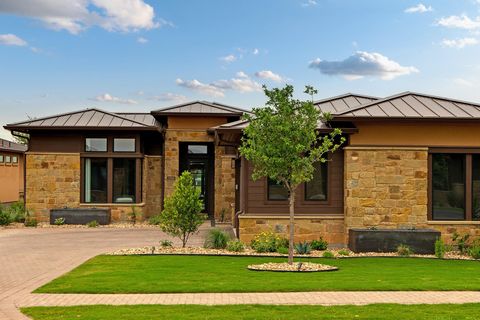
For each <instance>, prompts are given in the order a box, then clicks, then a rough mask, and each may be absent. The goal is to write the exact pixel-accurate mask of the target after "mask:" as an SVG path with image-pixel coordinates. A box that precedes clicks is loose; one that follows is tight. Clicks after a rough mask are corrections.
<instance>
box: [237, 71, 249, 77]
mask: <svg viewBox="0 0 480 320" xmlns="http://www.w3.org/2000/svg"><path fill="white" fill-rule="evenodd" d="M236 75H237V77H238V78H248V75H247V74H246V73H245V72H243V71H238V72H237V74H236Z"/></svg>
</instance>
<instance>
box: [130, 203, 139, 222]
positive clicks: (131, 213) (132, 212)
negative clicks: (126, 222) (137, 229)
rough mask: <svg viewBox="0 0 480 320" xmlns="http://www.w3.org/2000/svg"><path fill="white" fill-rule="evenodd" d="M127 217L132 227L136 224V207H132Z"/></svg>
mask: <svg viewBox="0 0 480 320" xmlns="http://www.w3.org/2000/svg"><path fill="white" fill-rule="evenodd" d="M128 217H129V218H130V221H132V224H133V225H135V224H136V223H137V219H138V212H137V207H135V206H132V211H130V213H129V214H128Z"/></svg>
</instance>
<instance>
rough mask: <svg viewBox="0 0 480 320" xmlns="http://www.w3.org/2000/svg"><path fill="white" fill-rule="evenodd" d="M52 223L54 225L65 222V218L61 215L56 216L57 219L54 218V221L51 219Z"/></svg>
mask: <svg viewBox="0 0 480 320" xmlns="http://www.w3.org/2000/svg"><path fill="white" fill-rule="evenodd" d="M53 224H54V225H56V226H61V225H64V224H65V218H63V217H61V218H57V219H55V221H53Z"/></svg>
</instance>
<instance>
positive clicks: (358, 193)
mask: <svg viewBox="0 0 480 320" xmlns="http://www.w3.org/2000/svg"><path fill="white" fill-rule="evenodd" d="M316 105H317V106H318V107H319V108H320V109H321V110H322V111H326V112H330V113H332V116H333V120H332V121H331V123H330V124H329V125H326V124H324V123H321V122H320V121H319V127H318V130H319V132H324V133H326V132H329V131H330V130H331V127H338V128H341V129H342V131H343V133H344V135H345V136H346V137H347V142H346V144H345V145H344V147H343V148H342V149H341V150H339V151H337V152H335V153H334V154H332V155H331V159H330V160H331V161H329V162H327V163H326V164H324V165H318V169H317V170H316V172H315V175H314V178H313V180H312V181H310V182H309V183H306V184H304V185H302V186H301V187H300V188H299V190H298V193H299V194H298V196H297V199H298V202H297V205H296V226H297V230H296V237H297V239H298V240H301V239H302V240H303V239H305V240H311V239H316V238H319V237H320V236H322V237H324V238H325V239H326V240H327V241H328V242H329V243H331V244H337V245H342V244H345V243H346V241H347V237H348V230H349V229H351V228H365V227H378V228H431V229H437V230H439V231H441V232H442V235H443V236H444V237H449V236H450V235H451V234H452V233H453V232H455V231H457V232H460V233H463V232H466V233H470V234H480V228H479V226H480V200H479V196H480V138H479V137H480V126H479V123H480V104H475V103H470V102H464V101H458V100H453V99H447V98H441V97H435V96H430V95H424V94H418V93H410V92H406V93H402V94H399V95H394V96H390V97H387V98H383V99H378V98H376V97H370V96H363V95H355V94H345V95H342V96H337V97H332V98H328V99H324V100H320V101H318V102H316ZM245 112H247V111H245V110H242V109H239V108H235V107H230V106H226V105H223V104H218V103H209V102H204V101H196V102H191V103H186V104H182V105H177V106H173V107H169V108H165V109H161V110H156V111H152V112H151V113H148V114H135V113H130V114H122V113H109V112H105V111H101V110H97V109H87V110H83V111H78V112H72V113H68V114H62V115H56V116H52V117H47V118H42V119H35V120H31V121H25V122H20V123H15V124H9V125H7V126H5V128H7V129H9V130H12V131H19V132H24V133H29V134H30V137H31V139H30V147H29V150H28V152H27V153H26V158H27V170H26V183H27V184H26V203H27V207H28V208H29V209H30V210H31V212H33V213H35V215H36V216H37V218H38V219H40V220H42V221H48V218H49V210H50V209H53V208H63V207H70V208H77V207H82V208H88V207H103V208H110V209H111V212H112V219H113V220H114V221H122V220H127V219H128V212H130V210H131V206H132V205H135V206H136V207H137V208H138V209H139V210H140V211H141V212H142V213H143V216H144V217H149V216H152V215H154V214H157V213H159V212H160V210H161V209H162V203H163V199H164V197H165V196H167V195H169V194H170V193H171V192H172V190H173V185H174V183H175V180H176V178H177V177H178V175H179V173H180V172H181V171H183V170H190V171H191V172H192V173H193V175H194V179H195V183H196V185H197V186H198V187H199V188H200V189H201V191H202V199H203V200H204V203H205V212H206V213H208V215H209V217H210V219H212V220H214V221H217V222H220V221H226V222H231V223H233V224H234V225H235V226H236V227H237V230H238V232H239V236H240V238H241V239H242V240H244V241H247V242H248V241H250V240H251V239H252V237H253V236H254V235H255V234H257V233H259V232H261V231H264V230H274V231H276V232H281V233H286V231H287V224H288V204H287V194H286V192H285V191H284V190H283V188H282V187H279V186H278V185H276V184H275V183H274V182H272V181H268V180H267V179H261V180H258V181H253V180H252V179H251V171H252V168H251V164H249V163H248V162H247V161H246V160H245V159H243V158H240V157H239V155H238V151H237V147H238V145H239V143H240V141H241V136H242V131H243V129H244V128H245V127H246V126H247V125H248V123H247V122H246V121H244V120H241V116H242V114H243V113H245Z"/></svg>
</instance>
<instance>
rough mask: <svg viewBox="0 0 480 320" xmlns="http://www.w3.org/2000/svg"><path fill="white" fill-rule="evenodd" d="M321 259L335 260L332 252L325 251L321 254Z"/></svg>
mask: <svg viewBox="0 0 480 320" xmlns="http://www.w3.org/2000/svg"><path fill="white" fill-rule="evenodd" d="M322 257H324V258H328V259H332V258H335V255H334V254H333V252H332V251H325V252H324V253H323V254H322Z"/></svg>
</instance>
